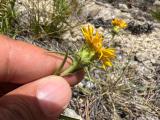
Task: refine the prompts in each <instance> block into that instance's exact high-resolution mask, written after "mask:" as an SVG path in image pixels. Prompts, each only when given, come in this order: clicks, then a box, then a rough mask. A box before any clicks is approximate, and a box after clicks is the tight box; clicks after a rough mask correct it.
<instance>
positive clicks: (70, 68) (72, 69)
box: [61, 60, 80, 76]
mask: <svg viewBox="0 0 160 120" xmlns="http://www.w3.org/2000/svg"><path fill="white" fill-rule="evenodd" d="M79 68H80V66H79V64H78V62H77V61H76V60H73V63H72V65H71V66H70V67H69V68H68V69H66V70H65V71H64V72H63V73H61V76H66V75H69V74H71V73H73V72H75V71H76V70H78V69H79Z"/></svg>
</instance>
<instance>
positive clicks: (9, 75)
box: [0, 35, 71, 84]
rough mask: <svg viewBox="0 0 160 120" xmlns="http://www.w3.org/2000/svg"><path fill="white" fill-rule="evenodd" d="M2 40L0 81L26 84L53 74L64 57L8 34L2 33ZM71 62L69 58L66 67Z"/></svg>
mask: <svg viewBox="0 0 160 120" xmlns="http://www.w3.org/2000/svg"><path fill="white" fill-rule="evenodd" d="M0 41H1V44H0V82H9V83H20V84H24V83H28V82H30V81H33V80H36V79H39V78H42V77H45V76H48V75H51V74H53V73H54V71H55V70H56V69H58V67H59V66H60V64H61V63H62V61H63V58H64V57H63V56H61V55H58V54H55V53H53V54H48V53H47V51H46V50H44V49H42V48H39V47H36V46H33V45H30V44H27V43H25V42H21V41H15V40H12V39H10V38H8V37H6V36H2V35H1V36H0ZM69 64H71V60H69V59H68V60H67V62H66V64H65V66H64V68H67V67H68V66H69Z"/></svg>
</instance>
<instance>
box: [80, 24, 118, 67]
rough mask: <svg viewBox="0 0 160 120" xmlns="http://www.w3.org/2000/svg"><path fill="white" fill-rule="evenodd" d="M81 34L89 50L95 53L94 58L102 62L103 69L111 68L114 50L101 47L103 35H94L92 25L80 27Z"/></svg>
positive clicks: (97, 33)
mask: <svg viewBox="0 0 160 120" xmlns="http://www.w3.org/2000/svg"><path fill="white" fill-rule="evenodd" d="M82 33H83V36H84V38H85V41H86V43H87V45H88V46H89V48H90V49H91V50H92V51H95V56H96V57H97V58H98V59H99V60H101V61H102V63H103V68H105V67H107V66H112V62H111V60H113V59H114V58H115V50H114V49H113V48H104V47H103V40H104V38H103V35H102V34H101V33H99V32H98V31H96V33H95V34H94V28H93V26H92V25H88V26H84V27H82Z"/></svg>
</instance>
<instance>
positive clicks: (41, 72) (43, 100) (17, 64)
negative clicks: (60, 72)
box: [0, 35, 83, 120]
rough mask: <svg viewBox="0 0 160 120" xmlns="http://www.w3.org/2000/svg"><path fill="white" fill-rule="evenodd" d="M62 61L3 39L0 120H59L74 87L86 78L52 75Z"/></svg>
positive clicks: (0, 45)
mask: <svg viewBox="0 0 160 120" xmlns="http://www.w3.org/2000/svg"><path fill="white" fill-rule="evenodd" d="M63 58H64V56H61V55H58V54H55V53H48V52H47V51H46V50H44V49H42V48H39V47H36V46H33V45H30V44H28V43H25V42H21V41H16V40H12V39H11V38H8V37H6V36H3V35H0V95H1V97H0V113H1V114H0V120H56V119H57V118H58V116H59V115H60V114H61V113H62V112H63V110H64V109H65V108H66V107H67V105H68V104H69V101H70V99H71V86H74V85H75V84H77V83H79V82H80V80H81V79H82V78H83V72H82V71H78V72H76V73H73V74H72V75H69V76H65V77H60V76H55V75H52V74H53V73H54V72H55V71H56V70H57V69H58V67H59V66H60V64H61V63H62V61H63ZM71 62H72V61H71V60H70V59H67V62H66V64H65V65H64V69H66V68H67V67H69V65H70V64H71Z"/></svg>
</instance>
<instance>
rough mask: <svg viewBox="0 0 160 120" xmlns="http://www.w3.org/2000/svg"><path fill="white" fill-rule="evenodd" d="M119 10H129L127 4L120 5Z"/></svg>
mask: <svg viewBox="0 0 160 120" xmlns="http://www.w3.org/2000/svg"><path fill="white" fill-rule="evenodd" d="M118 7H119V9H121V10H123V11H127V10H128V7H127V5H126V4H119V5H118Z"/></svg>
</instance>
